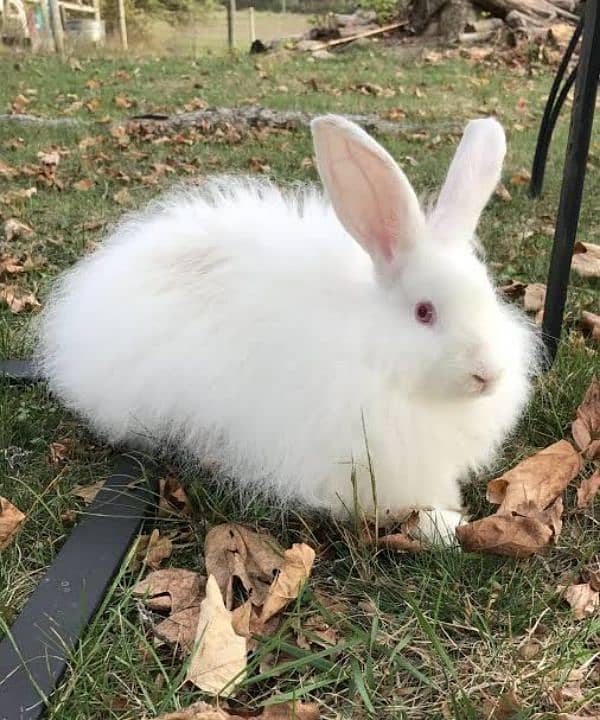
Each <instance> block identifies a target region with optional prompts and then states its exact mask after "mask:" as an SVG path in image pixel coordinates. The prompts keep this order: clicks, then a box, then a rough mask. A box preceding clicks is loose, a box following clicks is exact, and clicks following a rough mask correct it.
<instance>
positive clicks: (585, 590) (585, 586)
mask: <svg viewBox="0 0 600 720" xmlns="http://www.w3.org/2000/svg"><path fill="white" fill-rule="evenodd" d="M558 590H559V592H562V591H564V594H563V598H564V599H565V600H566V601H567V602H568V603H569V605H570V606H571V610H572V611H573V615H574V616H575V617H576V618H577V619H578V620H583V619H584V618H586V617H589V616H590V615H593V614H594V613H595V612H596V610H597V609H598V607H599V606H600V593H599V592H598V591H597V590H593V589H592V587H591V585H590V584H589V583H581V584H579V585H571V586H570V587H568V588H565V587H564V586H563V585H559V587H558Z"/></svg>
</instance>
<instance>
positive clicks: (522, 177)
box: [510, 168, 531, 185]
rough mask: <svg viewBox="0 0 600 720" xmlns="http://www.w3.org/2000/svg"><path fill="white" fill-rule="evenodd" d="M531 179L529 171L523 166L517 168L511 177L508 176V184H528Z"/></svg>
mask: <svg viewBox="0 0 600 720" xmlns="http://www.w3.org/2000/svg"><path fill="white" fill-rule="evenodd" d="M530 180H531V173H530V172H529V170H525V168H523V169H522V170H519V171H518V172H516V173H515V174H514V175H513V176H512V177H511V178H510V184H511V185H529V181H530Z"/></svg>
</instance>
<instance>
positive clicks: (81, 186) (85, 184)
mask: <svg viewBox="0 0 600 720" xmlns="http://www.w3.org/2000/svg"><path fill="white" fill-rule="evenodd" d="M93 186H94V181H93V180H90V178H82V179H81V180H77V182H74V183H73V187H74V188H75V190H78V191H79V192H87V191H88V190H90V189H91V188H92V187H93Z"/></svg>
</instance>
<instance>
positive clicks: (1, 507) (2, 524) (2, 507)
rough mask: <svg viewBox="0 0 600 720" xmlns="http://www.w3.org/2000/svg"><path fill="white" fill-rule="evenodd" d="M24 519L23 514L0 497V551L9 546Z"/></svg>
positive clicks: (8, 501)
mask: <svg viewBox="0 0 600 720" xmlns="http://www.w3.org/2000/svg"><path fill="white" fill-rule="evenodd" d="M25 517H26V516H25V513H22V512H21V511H20V510H19V508H17V507H16V506H15V505H13V504H12V503H11V502H10V500H7V499H6V498H5V497H2V496H1V495H0V550H4V549H5V548H7V547H8V546H9V545H10V544H11V542H12V541H13V539H14V537H15V535H16V534H17V532H18V531H19V528H20V527H21V525H22V524H23V521H24V520H25Z"/></svg>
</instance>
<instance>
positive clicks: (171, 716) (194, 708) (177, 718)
mask: <svg viewBox="0 0 600 720" xmlns="http://www.w3.org/2000/svg"><path fill="white" fill-rule="evenodd" d="M236 718H239V715H237V716H235V715H229V713H226V712H225V710H221V709H219V708H215V707H213V706H212V705H209V704H208V703H205V702H197V703H194V704H193V705H190V707H188V708H185V709H183V710H176V711H175V712H171V713H167V714H166V715H161V716H160V717H157V718H156V720H236Z"/></svg>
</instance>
